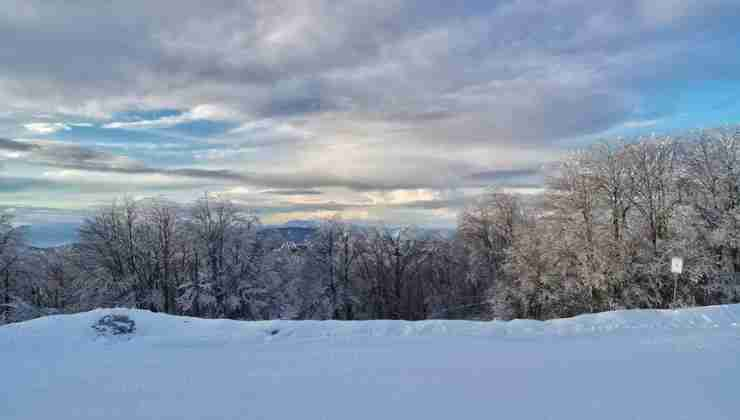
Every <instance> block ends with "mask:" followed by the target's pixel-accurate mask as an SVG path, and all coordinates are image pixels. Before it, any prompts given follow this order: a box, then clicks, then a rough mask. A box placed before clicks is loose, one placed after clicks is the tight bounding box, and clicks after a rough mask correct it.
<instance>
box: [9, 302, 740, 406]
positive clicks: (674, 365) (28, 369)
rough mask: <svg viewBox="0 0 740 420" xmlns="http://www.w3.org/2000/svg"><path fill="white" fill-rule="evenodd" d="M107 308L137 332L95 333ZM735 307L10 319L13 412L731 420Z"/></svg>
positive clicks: (737, 356)
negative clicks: (567, 314) (409, 315)
mask: <svg viewBox="0 0 740 420" xmlns="http://www.w3.org/2000/svg"><path fill="white" fill-rule="evenodd" d="M106 315H121V316H127V317H129V318H130V319H131V320H133V321H134V322H135V325H136V327H135V329H134V330H133V333H131V334H120V335H106V334H101V333H100V331H99V330H97V329H94V328H92V326H93V325H95V324H96V322H98V321H99V320H100V319H101V318H103V317H104V316H106ZM739 362H740V305H729V306H715V307H707V308H694V309H684V310H677V311H618V312H606V313H602V314H595V315H584V316H579V317H576V318H570V319H560V320H552V321H547V322H538V321H511V322H495V321H494V322H472V321H438V320H434V321H420V322H404V321H358V322H333V321H323V322H319V321H265V322H240V321H228V320H204V319H195V318H186V317H176V316H170V315H163V314H154V313H151V312H147V311H139V310H128V309H112V310H111V309H107V310H102V309H99V310H95V311H91V312H86V313H81V314H75V315H58V316H49V317H45V318H40V319H36V320H33V321H29V322H24V323H19V324H13V325H7V326H4V327H0V418H2V419H7V420H10V419H24V420H25V419H46V418H55V419H126V420H132V419H293V418H306V419H314V418H315V419H379V418H386V419H393V418H405V419H412V418H420V419H450V418H473V417H475V418H502V419H511V418H517V419H545V418H549V419H595V418H598V419H699V418H701V419H732V418H738V417H740V409H738V407H737V390H738V389H739V387H738V385H740V368H739V367H738V365H740V363H739Z"/></svg>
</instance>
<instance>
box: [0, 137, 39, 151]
mask: <svg viewBox="0 0 740 420" xmlns="http://www.w3.org/2000/svg"><path fill="white" fill-rule="evenodd" d="M37 147H38V146H36V145H34V144H30V143H23V142H19V141H15V140H9V139H4V138H0V150H7V151H10V152H28V151H30V150H33V149H35V148H37Z"/></svg>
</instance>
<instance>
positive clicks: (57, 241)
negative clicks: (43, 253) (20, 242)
mask: <svg viewBox="0 0 740 420" xmlns="http://www.w3.org/2000/svg"><path fill="white" fill-rule="evenodd" d="M79 227H80V224H79V223H76V222H75V223H73V222H59V223H34V224H30V225H27V226H25V227H24V229H25V232H26V240H27V241H28V244H29V245H31V246H33V247H37V248H52V247H57V246H60V245H65V244H70V243H74V242H77V239H78V237H77V229H78V228H79Z"/></svg>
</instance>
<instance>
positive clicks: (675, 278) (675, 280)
mask: <svg viewBox="0 0 740 420" xmlns="http://www.w3.org/2000/svg"><path fill="white" fill-rule="evenodd" d="M677 295H678V273H674V274H673V307H674V308H675V307H676V296H677Z"/></svg>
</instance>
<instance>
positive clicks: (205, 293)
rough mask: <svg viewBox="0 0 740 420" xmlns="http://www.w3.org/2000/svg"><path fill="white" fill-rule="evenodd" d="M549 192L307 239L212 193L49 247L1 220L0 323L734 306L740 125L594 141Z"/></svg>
mask: <svg viewBox="0 0 740 420" xmlns="http://www.w3.org/2000/svg"><path fill="white" fill-rule="evenodd" d="M544 186H545V189H544V193H542V194H537V195H519V194H507V193H505V192H504V191H503V190H501V189H496V188H495V187H492V188H491V189H490V190H489V191H488V192H487V193H485V194H483V195H481V196H479V197H476V198H475V199H471V200H470V202H469V203H468V204H467V205H466V206H465V208H464V209H463V210H462V211H461V212H460V213H459V216H458V222H457V226H456V228H455V229H454V230H451V231H450V232H444V231H433V230H428V229H423V228H418V227H413V226H390V225H383V224H372V225H369V224H363V225H360V224H355V223H349V222H346V221H343V220H342V219H341V218H339V217H335V218H331V219H328V220H322V221H320V222H318V223H317V226H316V227H315V228H314V229H312V230H311V233H310V235H309V236H308V238H306V239H305V240H300V241H292V240H287V239H286V238H285V237H282V236H281V235H280V234H279V232H278V231H276V230H274V229H267V228H265V227H264V226H263V225H262V224H261V223H260V220H259V219H258V217H256V216H255V214H254V212H253V211H250V210H248V209H246V208H244V207H242V206H239V205H237V204H235V203H233V202H230V201H229V200H226V199H223V198H220V197H218V196H216V195H209V194H205V195H204V196H203V197H202V198H201V199H199V200H197V201H195V202H193V203H190V204H187V205H183V204H178V203H175V202H172V201H169V200H167V199H166V198H162V197H157V198H151V199H145V200H138V201H135V200H132V199H129V198H122V199H120V200H118V201H116V202H113V203H110V205H108V206H106V207H104V208H100V209H98V210H96V212H95V213H94V215H92V216H90V217H88V218H87V219H86V220H85V221H84V223H83V224H82V226H81V227H80V228H79V235H78V236H79V240H78V241H77V242H76V243H74V244H70V245H66V246H61V247H55V248H46V249H40V248H32V247H30V246H28V245H27V244H26V243H25V240H24V227H23V226H19V225H18V224H15V223H13V219H12V216H11V215H10V213H1V214H0V323H7V322H14V321H19V320H24V319H29V318H33V317H37V316H41V315H44V314H53V313H69V312H78V311H85V310H89V309H92V308H97V307H117V306H123V307H135V308H143V309H148V310H152V311H158V312H165V313H170V314H181V315H189V316H195V317H205V318H230V319H244V320H262V319H339V320H359V319H407V320H419V319H430V318H454V319H486V320H487V319H514V318H530V319H550V318H556V317H568V316H574V315H577V314H582V313H593V312H599V311H607V310H615V309H630V308H675V307H686V306H698V305H713V304H722V303H736V302H740V287H738V286H739V285H740V281H739V279H740V274H738V273H740V129H735V128H722V129H714V130H705V131H701V132H692V133H689V134H685V135H680V136H651V137H644V138H638V139H629V140H609V141H601V142H599V143H597V144H595V145H593V146H590V147H587V148H584V149H582V150H578V151H575V152H572V153H571V154H570V155H569V156H568V157H567V158H565V159H562V160H561V161H559V162H558V164H557V165H555V166H554V168H553V169H552V170H549V171H548V174H547V179H546V182H545V185H544ZM672 257H681V258H683V260H684V271H683V273H682V274H680V275H673V274H672V273H671V271H670V262H671V258H672Z"/></svg>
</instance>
